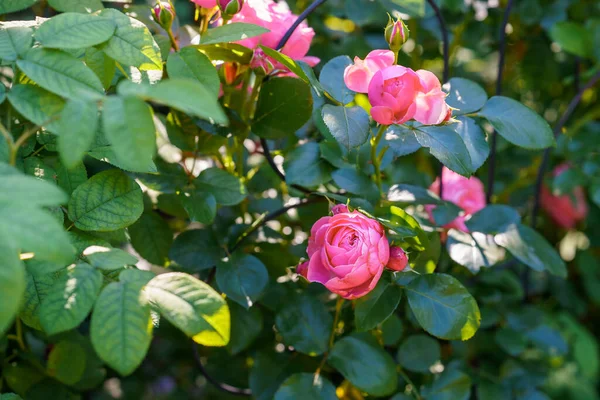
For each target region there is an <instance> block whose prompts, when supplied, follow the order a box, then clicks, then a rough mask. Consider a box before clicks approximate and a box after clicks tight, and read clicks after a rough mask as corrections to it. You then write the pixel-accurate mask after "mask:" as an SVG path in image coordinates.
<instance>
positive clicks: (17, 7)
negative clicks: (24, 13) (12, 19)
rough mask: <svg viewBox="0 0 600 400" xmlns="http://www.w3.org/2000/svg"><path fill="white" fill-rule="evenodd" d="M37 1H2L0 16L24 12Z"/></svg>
mask: <svg viewBox="0 0 600 400" xmlns="http://www.w3.org/2000/svg"><path fill="white" fill-rule="evenodd" d="M38 1H39V0H2V3H1V4H0V15H2V14H8V13H12V12H15V11H21V10H24V9H26V8H29V7H31V6H32V5H34V4H35V3H37V2H38Z"/></svg>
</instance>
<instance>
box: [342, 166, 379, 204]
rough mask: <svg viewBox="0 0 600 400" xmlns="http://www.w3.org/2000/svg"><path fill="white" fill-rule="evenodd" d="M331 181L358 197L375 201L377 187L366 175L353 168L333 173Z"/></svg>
mask: <svg viewBox="0 0 600 400" xmlns="http://www.w3.org/2000/svg"><path fill="white" fill-rule="evenodd" d="M331 177H332V178H333V181H334V182H335V183H336V185H338V186H339V187H340V188H342V189H344V190H346V191H348V192H350V193H354V194H358V195H360V196H364V197H367V198H372V199H376V198H377V197H378V196H377V195H378V192H379V190H377V185H375V182H373V181H372V180H371V178H369V177H368V176H367V175H365V174H363V173H362V172H360V171H357V170H356V169H354V168H342V169H338V170H336V171H333V173H332V174H331Z"/></svg>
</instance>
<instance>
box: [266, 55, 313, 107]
mask: <svg viewBox="0 0 600 400" xmlns="http://www.w3.org/2000/svg"><path fill="white" fill-rule="evenodd" d="M260 48H261V49H262V50H263V51H264V52H265V54H266V55H267V56H269V57H270V58H273V59H274V60H276V61H278V62H279V63H281V64H282V65H284V66H285V67H286V68H288V69H289V70H290V71H292V72H293V73H294V74H296V75H297V76H298V78H300V79H302V80H303V81H304V82H306V83H308V84H309V85H311V86H312V88H313V90H314V91H315V93H316V94H317V95H318V96H319V97H321V96H322V95H323V91H324V90H325V89H323V86H321V83H319V81H318V80H317V78H316V77H315V74H314V72H313V70H312V68H311V67H310V66H309V65H308V64H306V63H303V62H301V61H299V62H296V61H295V60H293V59H291V58H290V57H288V56H286V55H285V54H283V53H281V52H279V51H277V50H273V49H271V48H269V47H266V46H260Z"/></svg>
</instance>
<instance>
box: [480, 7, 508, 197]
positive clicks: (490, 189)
mask: <svg viewBox="0 0 600 400" xmlns="http://www.w3.org/2000/svg"><path fill="white" fill-rule="evenodd" d="M512 5H513V0H508V4H507V5H506V9H505V10H504V19H503V20H502V26H501V27H500V35H499V37H500V39H499V41H500V50H499V51H500V56H499V57H498V75H497V78H496V96H499V95H500V94H501V93H502V74H503V72H504V60H505V55H506V25H508V18H509V17H510V10H511V8H512ZM497 135H498V134H497V133H496V130H494V131H493V132H492V135H491V136H492V137H491V141H492V144H491V146H490V158H489V164H488V185H487V191H486V192H485V202H486V203H487V204H489V203H490V201H491V199H492V194H493V193H494V179H495V176H496V147H497Z"/></svg>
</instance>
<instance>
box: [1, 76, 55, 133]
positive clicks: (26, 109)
mask: <svg viewBox="0 0 600 400" xmlns="http://www.w3.org/2000/svg"><path fill="white" fill-rule="evenodd" d="M8 101H10V104H12V106H13V107H14V108H15V109H16V110H17V111H18V112H19V113H20V114H21V115H23V116H24V117H25V118H27V119H28V120H30V121H31V122H33V123H34V124H36V125H40V126H42V125H44V126H45V127H46V129H48V130H49V131H50V132H58V131H59V127H58V122H57V121H54V122H50V121H52V120H53V119H56V118H57V117H58V116H59V114H60V112H61V111H62V109H63V107H64V106H65V101H64V100H63V99H61V98H60V97H58V96H57V95H55V94H53V93H50V92H48V91H46V90H44V89H42V88H41V87H39V86H34V85H15V86H13V87H12V89H11V90H10V92H9V93H8Z"/></svg>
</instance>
